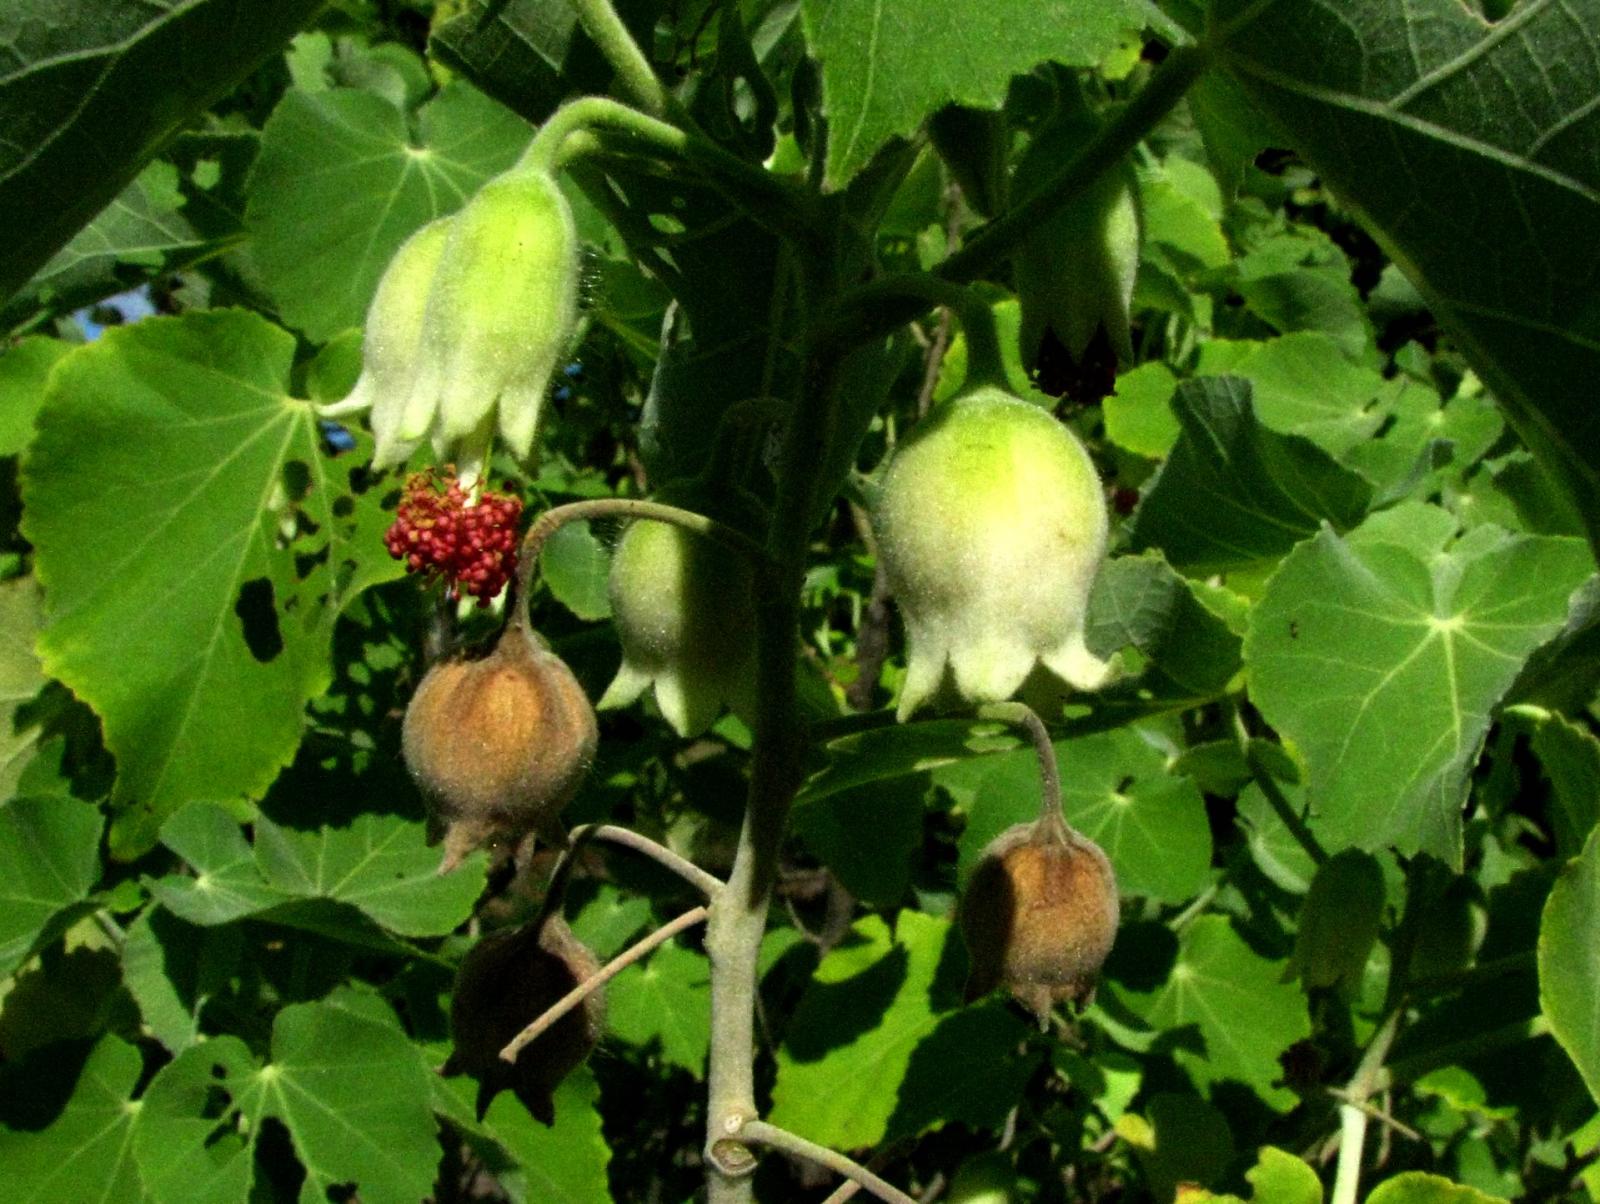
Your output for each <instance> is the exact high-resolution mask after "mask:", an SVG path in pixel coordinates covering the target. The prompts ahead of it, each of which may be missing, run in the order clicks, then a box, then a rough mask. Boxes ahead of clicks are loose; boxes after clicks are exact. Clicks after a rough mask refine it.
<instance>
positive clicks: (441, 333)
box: [400, 169, 579, 459]
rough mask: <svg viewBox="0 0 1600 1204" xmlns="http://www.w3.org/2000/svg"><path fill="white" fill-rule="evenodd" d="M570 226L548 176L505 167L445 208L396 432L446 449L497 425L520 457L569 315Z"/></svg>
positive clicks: (573, 287) (573, 317) (572, 306)
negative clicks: (445, 228)
mask: <svg viewBox="0 0 1600 1204" xmlns="http://www.w3.org/2000/svg"><path fill="white" fill-rule="evenodd" d="M578 275H579V273H578V234H577V230H576V228H575V227H574V226H573V222H572V210H571V208H570V206H568V204H567V199H566V197H565V196H564V195H563V194H562V192H561V189H560V188H559V187H558V186H557V185H556V182H555V180H554V179H553V178H551V176H550V175H549V174H547V173H545V172H543V171H538V170H526V169H524V170H520V171H513V172H510V173H508V174H506V175H503V176H501V177H499V178H498V179H495V180H491V181H490V182H489V183H487V184H485V185H484V186H483V187H482V188H481V189H480V190H479V191H478V194H477V195H476V196H475V197H473V198H472V200H471V201H469V202H468V203H467V205H466V207H465V208H464V209H462V210H461V212H460V213H458V214H456V216H455V217H454V218H452V219H451V223H450V237H449V239H448V240H447V241H446V243H445V246H444V249H443V254H442V256H441V258H440V261H439V267H438V271H437V272H435V274H434V278H433V287H432V289H431V291H430V292H429V295H428V310H427V314H426V315H425V317H424V318H423V323H422V342H421V346H420V347H419V349H418V354H417V362H416V380H415V383H414V384H413V386H412V389H411V395H410V398H409V400H408V402H407V405H406V411H405V416H404V419H403V421H402V423H401V427H400V437H401V438H402V439H420V438H422V437H424V436H427V437H429V438H431V439H432V440H433V443H434V448H435V450H436V451H438V452H439V453H440V455H441V457H443V456H444V455H445V450H446V449H447V448H450V447H452V446H455V445H458V444H467V445H468V446H473V445H476V444H479V443H482V442H483V441H484V440H485V437H486V436H487V435H488V434H489V432H490V431H491V430H495V431H498V433H499V435H500V437H501V438H502V439H503V440H505V442H506V444H507V446H508V447H509V448H510V450H511V452H512V453H513V454H514V455H515V456H517V457H518V458H519V459H523V458H526V457H527V455H528V452H529V451H530V450H531V448H532V446H533V437H534V433H535V431H536V430H537V429H538V426H539V418H540V415H541V412H542V411H543V408H544V400H545V394H546V392H547V391H548V390H549V387H550V378H551V376H552V375H554V373H555V370H556V366H557V364H558V363H559V362H560V359H561V356H562V355H563V354H564V353H565V351H566V349H567V344H568V342H569V340H570V339H571V338H572V331H573V327H574V326H575V325H576V324H577V314H578Z"/></svg>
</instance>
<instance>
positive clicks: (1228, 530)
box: [1132, 376, 1372, 575]
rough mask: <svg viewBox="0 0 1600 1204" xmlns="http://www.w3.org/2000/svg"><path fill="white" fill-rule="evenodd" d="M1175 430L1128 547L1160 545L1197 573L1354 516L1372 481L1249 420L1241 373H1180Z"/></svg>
mask: <svg viewBox="0 0 1600 1204" xmlns="http://www.w3.org/2000/svg"><path fill="white" fill-rule="evenodd" d="M1173 409H1174V410H1175V411H1176V412H1177V415H1178V422H1179V424H1180V425H1181V426H1182V428H1183V435H1182V436H1181V437H1180V438H1179V440H1178V444H1177V446H1176V447H1174V448H1173V449H1172V454H1171V455H1170V456H1169V457H1168V458H1167V461H1166V463H1165V464H1163V465H1162V466H1161V469H1160V471H1159V472H1158V473H1157V474H1156V477H1155V479H1154V480H1153V481H1152V483H1151V484H1150V486H1149V488H1148V491H1147V492H1146V494H1145V497H1144V500H1143V501H1142V502H1141V503H1140V505H1139V509H1138V511H1137V512H1136V513H1135V514H1134V517H1133V528H1132V546H1133V547H1134V549H1135V550H1142V549H1144V548H1160V549H1161V550H1162V551H1163V552H1164V553H1165V554H1166V557H1167V559H1168V560H1169V561H1171V562H1172V564H1173V565H1175V566H1176V567H1177V568H1179V569H1181V570H1183V571H1185V572H1189V573H1194V574H1197V575H1203V574H1206V573H1212V572H1216V571H1218V570H1222V569H1228V568H1237V567H1241V566H1244V565H1248V564H1251V563H1252V562H1256V561H1262V560H1274V559H1276V558H1277V557H1279V556H1282V555H1283V554H1284V553H1285V552H1287V551H1288V550H1289V549H1290V548H1292V547H1293V546H1294V545H1295V544H1296V543H1298V542H1299V541H1300V540H1302V539H1304V538H1306V537H1307V536H1308V535H1311V534H1313V533H1314V532H1315V531H1316V530H1317V528H1318V526H1319V524H1321V523H1323V522H1331V523H1333V524H1334V525H1335V526H1336V527H1339V528H1341V529H1343V528H1347V527H1352V526H1354V525H1355V524H1356V523H1358V522H1360V521H1361V516H1362V515H1363V514H1365V513H1366V509H1367V503H1368V501H1369V500H1370V498H1371V493H1372V490H1371V488H1370V487H1369V486H1368V485H1367V484H1366V483H1365V482H1364V481H1362V480H1361V478H1360V477H1358V476H1356V475H1355V474H1354V473H1352V472H1350V471H1348V470H1347V469H1344V468H1341V467H1339V465H1337V464H1335V463H1334V462H1333V460H1331V459H1330V458H1329V457H1328V454H1327V453H1326V452H1324V451H1323V450H1322V449H1320V448H1318V447H1317V446H1315V445H1314V444H1312V443H1310V442H1308V441H1307V440H1305V439H1301V438H1299V437H1297V436H1293V435H1278V434H1275V433H1273V432H1272V431H1269V430H1267V429H1266V428H1264V427H1263V426H1262V425H1261V424H1260V423H1259V422H1257V421H1256V418H1255V414H1254V411H1253V409H1252V405H1251V387H1250V384H1249V382H1247V381H1245V380H1242V379H1240V378H1238V377H1230V376H1225V377H1216V378H1208V379H1203V380H1190V381H1184V382H1183V383H1182V384H1181V385H1179V386H1178V391H1177V393H1176V394H1175V395H1174V398H1173Z"/></svg>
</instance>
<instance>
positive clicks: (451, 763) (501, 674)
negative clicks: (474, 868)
mask: <svg viewBox="0 0 1600 1204" xmlns="http://www.w3.org/2000/svg"><path fill="white" fill-rule="evenodd" d="M536 638H537V637H533V638H530V637H529V636H528V635H526V634H524V632H523V631H522V630H521V629H520V628H518V627H517V626H516V625H512V626H511V627H509V628H507V629H506V631H505V633H504V634H503V635H502V636H501V637H500V641H499V643H498V644H496V645H495V648H494V650H493V651H492V652H491V653H489V655H488V656H484V657H479V658H476V659H462V660H451V661H444V662H441V663H440V664H437V665H435V666H434V667H433V668H432V669H430V670H428V672H427V674H426V675H425V676H424V677H423V679H422V684H421V685H420V686H418V687H417V692H416V694H415V695H414V696H413V697H412V699H411V705H410V706H409V707H407V708H406V718H405V727H404V731H403V734H402V744H403V747H404V750H405V758H406V765H407V766H408V767H409V768H410V770H411V773H412V776H413V777H415V778H416V780H417V783H418V785H420V786H421V787H422V790H423V792H424V794H426V795H427V797H428V801H429V804H430V806H431V807H432V808H433V810H434V814H435V817H436V818H437V819H438V820H439V821H440V822H442V823H443V824H444V827H445V833H446V835H445V857H444V865H443V866H442V867H441V870H444V869H449V868H450V867H451V866H453V865H455V864H457V863H458V862H459V861H460V860H461V859H462V858H463V857H465V856H466V855H467V854H468V853H469V852H471V851H472V850H473V849H475V848H478V847H480V846H482V845H485V844H489V843H494V842H500V841H504V842H508V843H514V842H516V841H517V840H520V839H521V838H522V837H523V836H524V835H526V834H527V833H528V832H531V831H536V830H537V831H538V832H539V833H540V834H541V835H542V836H544V837H545V838H547V839H550V840H552V841H553V842H555V843H561V842H562V841H563V840H564V836H563V835H562V834H561V831H560V827H559V825H558V823H557V817H558V816H559V815H560V814H561V809H562V808H563V807H564V806H566V804H567V800H568V799H570V798H571V797H572V795H573V794H574V792H576V790H577V788H578V785H579V783H580V782H582V780H583V775H584V774H585V773H586V772H587V771H588V768H589V763H590V761H591V760H592V759H593V757H594V749H595V742H596V739H597V732H596V728H595V717H594V708H593V707H592V706H591V705H590V704H589V698H588V696H587V695H586V694H585V693H584V692H583V687H582V686H581V685H579V684H578V680H577V678H575V677H573V675H572V670H570V669H568V668H567V666H566V663H565V662H564V661H562V660H561V658H560V657H558V656H556V655H555V653H553V652H551V651H549V649H547V648H545V647H543V646H541V645H540V644H539V643H537V642H535V641H536Z"/></svg>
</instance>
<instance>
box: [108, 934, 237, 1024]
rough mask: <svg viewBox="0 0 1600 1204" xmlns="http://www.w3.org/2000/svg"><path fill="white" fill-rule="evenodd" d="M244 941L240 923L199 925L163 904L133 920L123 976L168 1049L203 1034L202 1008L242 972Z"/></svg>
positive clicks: (148, 1021)
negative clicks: (201, 1025) (241, 951)
mask: <svg viewBox="0 0 1600 1204" xmlns="http://www.w3.org/2000/svg"><path fill="white" fill-rule="evenodd" d="M240 946H241V943H240V931H239V929H238V928H235V927H221V928H212V929H202V928H196V927H194V926H193V925H190V924H187V923H185V922H184V921H182V920H180V919H178V918H177V917H176V916H174V915H173V914H171V913H170V912H168V911H166V910H165V909H163V908H160V907H149V908H146V909H145V910H144V911H142V912H140V913H139V916H138V918H137V919H135V920H134V921H133V923H132V924H130V925H128V939H127V940H126V941H125V942H124V943H123V946H122V980H123V982H124V983H125V984H126V985H127V988H128V991H129V993H130V994H132V995H133V998H134V1000H135V1001H136V1002H137V1003H138V1005H139V1014H140V1016H141V1017H142V1018H143V1020H144V1023H145V1025H146V1026H147V1027H148V1028H149V1030H150V1032H151V1033H152V1034H153V1035H154V1036H155V1038H156V1040H158V1041H160V1042H161V1044H163V1045H165V1046H166V1047H167V1049H169V1050H171V1051H172V1052H173V1053H182V1052H183V1051H184V1050H185V1049H188V1048H189V1046H191V1045H193V1044H194V1043H195V1042H196V1041H199V1040H200V1039H201V1035H200V1011H201V1008H202V1007H203V1006H204V1005H205V1003H206V1001H207V1000H208V999H210V998H212V997H214V996H216V995H218V994H221V993H225V992H226V991H227V989H228V984H229V980H230V979H232V978H233V977H234V976H235V975H237V974H238V972H239V967H240V956H239V954H240Z"/></svg>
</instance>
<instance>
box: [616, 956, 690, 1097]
mask: <svg viewBox="0 0 1600 1204" xmlns="http://www.w3.org/2000/svg"><path fill="white" fill-rule="evenodd" d="M606 1032H607V1033H608V1034H609V1035H612V1036H616V1037H620V1038H621V1039H622V1040H624V1041H628V1042H630V1043H632V1044H634V1045H649V1044H650V1043H651V1042H652V1041H659V1042H660V1043H661V1057H662V1059H663V1060H664V1061H666V1062H669V1063H671V1064H672V1065H674V1066H681V1067H683V1068H684V1069H685V1070H687V1071H688V1072H689V1073H690V1074H694V1075H698V1074H700V1073H701V1072H702V1071H703V1070H704V1069H705V1063H706V1051H707V1050H708V1049H709V1048H710V1047H711V967H710V963H709V962H707V961H706V958H705V955H704V954H702V953H696V952H695V951H694V950H692V949H686V948H684V947H683V946H682V945H679V944H676V943H675V942H672V941H668V942H667V943H666V944H665V945H662V946H661V947H660V948H659V949H657V950H655V951H654V952H653V953H651V954H650V956H649V957H647V958H645V959H644V961H642V962H638V963H635V964H634V965H632V966H629V967H628V968H627V969H626V970H624V971H623V972H622V973H621V974H619V975H617V977H616V978H614V979H613V980H612V981H611V983H610V984H609V985H608V986H607V987H606Z"/></svg>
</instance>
